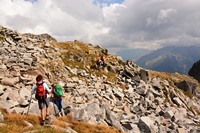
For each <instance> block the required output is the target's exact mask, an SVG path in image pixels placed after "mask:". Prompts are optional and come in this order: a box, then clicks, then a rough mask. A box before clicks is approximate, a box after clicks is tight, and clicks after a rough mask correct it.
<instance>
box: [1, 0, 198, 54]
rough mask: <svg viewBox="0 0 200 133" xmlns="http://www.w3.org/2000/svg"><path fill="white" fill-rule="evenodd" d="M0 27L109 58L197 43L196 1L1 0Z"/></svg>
mask: <svg viewBox="0 0 200 133" xmlns="http://www.w3.org/2000/svg"><path fill="white" fill-rule="evenodd" d="M0 25H2V26H5V27H8V28H11V29H13V30H16V31H18V32H21V33H24V32H31V33H35V34H41V33H48V34H50V35H52V36H53V37H55V38H56V39H57V40H58V41H73V40H80V41H83V42H88V43H92V44H93V45H101V46H102V47H104V48H107V49H108V50H109V52H111V53H115V52H116V51H117V50H119V49H131V48H145V49H157V48H160V47H163V46H168V45H192V44H198V43H199V44H200V0H0Z"/></svg>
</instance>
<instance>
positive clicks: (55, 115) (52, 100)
mask: <svg viewBox="0 0 200 133" xmlns="http://www.w3.org/2000/svg"><path fill="white" fill-rule="evenodd" d="M51 100H52V103H53V108H54V112H55V116H56V108H55V104H54V99H53V97H52V96H51Z"/></svg>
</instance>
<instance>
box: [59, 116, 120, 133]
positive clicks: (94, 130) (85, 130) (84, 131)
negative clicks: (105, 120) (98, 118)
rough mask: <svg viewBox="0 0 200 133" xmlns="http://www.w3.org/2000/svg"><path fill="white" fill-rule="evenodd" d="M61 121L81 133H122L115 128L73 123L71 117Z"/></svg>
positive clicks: (63, 118)
mask: <svg viewBox="0 0 200 133" xmlns="http://www.w3.org/2000/svg"><path fill="white" fill-rule="evenodd" d="M59 120H61V121H65V122H68V123H71V124H72V125H71V126H70V127H71V128H72V129H74V130H75V131H77V132H80V133H121V132H120V131H119V130H118V129H116V128H114V127H110V126H105V125H101V124H88V123H84V122H78V121H72V120H70V118H69V117H60V118H59Z"/></svg>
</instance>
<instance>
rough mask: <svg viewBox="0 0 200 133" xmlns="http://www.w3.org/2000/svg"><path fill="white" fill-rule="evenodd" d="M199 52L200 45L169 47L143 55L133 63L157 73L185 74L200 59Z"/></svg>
mask: <svg viewBox="0 0 200 133" xmlns="http://www.w3.org/2000/svg"><path fill="white" fill-rule="evenodd" d="M199 50H200V45H193V46H169V47H165V48H161V49H158V50H156V51H154V52H152V53H150V54H148V55H145V56H143V57H141V58H140V59H138V60H137V61H135V63H136V64H138V65H140V66H141V67H144V68H147V69H151V70H155V71H159V72H178V73H181V74H187V73H188V71H189V69H190V68H191V67H192V65H193V63H194V62H196V61H197V60H199V59H200V53H199Z"/></svg>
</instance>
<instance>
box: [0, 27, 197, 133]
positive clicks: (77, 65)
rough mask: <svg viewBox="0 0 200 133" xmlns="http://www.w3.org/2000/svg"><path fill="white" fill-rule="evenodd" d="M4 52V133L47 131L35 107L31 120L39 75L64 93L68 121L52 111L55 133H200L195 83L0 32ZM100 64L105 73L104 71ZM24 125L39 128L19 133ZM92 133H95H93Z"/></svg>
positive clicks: (77, 45)
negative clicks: (98, 62) (101, 63)
mask: <svg viewBox="0 0 200 133" xmlns="http://www.w3.org/2000/svg"><path fill="white" fill-rule="evenodd" d="M0 46H1V47H0V53H1V57H0V108H1V110H2V111H1V112H2V114H3V115H1V116H0V123H1V124H0V130H1V131H4V132H5V133H6V132H26V131H27V132H28V131H30V130H36V129H38V128H39V129H42V130H43V129H45V127H42V126H40V125H38V121H39V115H40V112H39V109H38V104H37V101H36V99H34V98H33V99H32V100H31V106H30V111H29V115H28V116H26V113H27V110H28V105H29V102H30V91H31V88H32V86H33V84H35V77H36V76H37V75H38V74H42V75H43V76H44V77H45V82H46V83H47V84H48V85H49V86H50V85H51V84H52V83H59V84H60V85H61V86H62V88H63V91H64V97H63V109H64V112H65V116H64V117H55V116H57V112H58V110H57V109H55V110H54V104H53V103H51V104H50V108H51V111H50V113H51V118H52V119H53V121H52V123H51V126H50V129H49V130H50V132H53V131H54V130H59V131H60V130H62V131H63V130H64V131H65V132H108V133H110V132H113V133H114V132H129V133H133V132H145V133H149V132H152V133H154V132H179V133H180V132H189V131H191V132H198V131H199V125H200V121H199V120H200V106H199V105H200V86H199V83H198V82H197V81H196V80H195V79H193V78H191V77H189V76H186V75H181V74H177V73H164V72H156V71H152V70H146V69H143V68H142V67H140V66H138V65H136V64H134V63H133V62H131V61H130V62H126V61H124V60H122V59H121V58H120V57H117V56H115V55H111V54H110V53H109V52H108V51H107V50H106V49H105V48H102V47H100V46H93V45H92V44H89V43H83V42H80V41H77V40H75V41H67V42H57V40H56V39H55V38H53V37H51V36H49V35H48V34H41V35H34V34H30V33H29V34H20V33H17V32H15V31H12V30H10V29H7V28H5V27H0ZM101 56H105V57H106V60H105V63H106V66H105V67H104V68H103V69H98V67H97V65H96V60H97V59H98V58H99V57H101ZM32 115H33V116H32ZM3 118H5V120H3ZM18 119H19V121H22V120H25V121H27V122H28V123H31V124H32V125H33V126H31V127H29V126H27V125H26V124H24V123H23V124H22V125H23V126H22V127H21V126H20V127H19V128H17V129H18V131H16V128H14V129H13V127H18V126H19V125H18V124H16V122H15V120H18ZM57 121H59V122H58V123H60V124H57ZM63 121H64V122H67V124H64V126H63V124H61V123H63ZM78 122H82V124H83V125H85V128H80V127H81V126H80V125H81V124H77V123H78ZM71 124H72V125H71ZM28 125H29V124H28ZM101 125H103V127H102V126H101ZM58 126H59V127H62V128H58ZM99 126H100V127H99ZM11 127H12V128H11ZM55 127H56V128H55ZM92 127H93V128H95V129H96V130H91V131H89V130H88V129H90V128H92ZM7 129H10V130H12V131H10V130H7ZM68 129H70V131H69V130H68ZM102 129H105V130H104V131H103V130H102ZM106 129H107V130H106ZM40 131H41V130H40ZM40 131H38V130H36V131H35V132H40ZM59 131H58V132H59Z"/></svg>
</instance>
